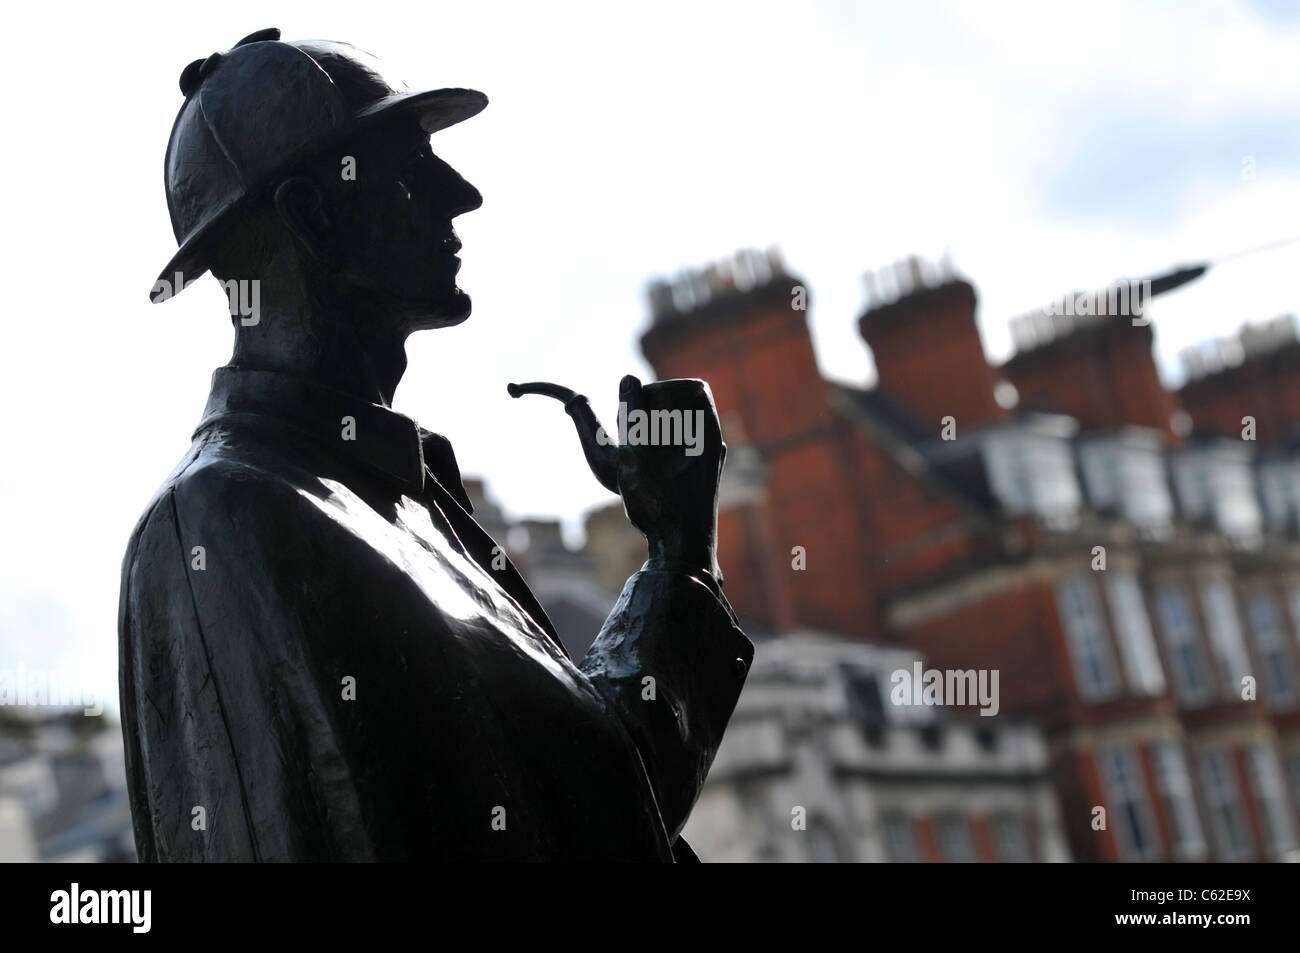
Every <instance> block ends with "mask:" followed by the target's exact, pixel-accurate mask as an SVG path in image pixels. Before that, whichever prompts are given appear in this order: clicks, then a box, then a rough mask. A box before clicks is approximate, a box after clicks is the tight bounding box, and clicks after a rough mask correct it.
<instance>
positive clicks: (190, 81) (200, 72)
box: [181, 27, 280, 96]
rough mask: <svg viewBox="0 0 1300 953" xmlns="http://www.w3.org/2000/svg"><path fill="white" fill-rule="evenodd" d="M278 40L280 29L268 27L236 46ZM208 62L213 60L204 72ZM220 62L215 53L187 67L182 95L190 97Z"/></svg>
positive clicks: (217, 54)
mask: <svg viewBox="0 0 1300 953" xmlns="http://www.w3.org/2000/svg"><path fill="white" fill-rule="evenodd" d="M278 39H280V30H279V28H278V27H268V28H267V29H265V30H258V31H257V32H256V33H250V34H248V36H246V37H244V38H243V39H242V40H240V41H239V42H238V43H236V44H235V46H247V45H248V44H249V43H262V42H265V41H268V40H270V41H275V40H278ZM231 49H234V47H231ZM208 60H212V62H211V63H209V64H208V68H207V70H204V69H203V64H204V63H207V61H208ZM220 61H221V54H220V53H213V54H212V55H211V56H209V57H205V58H204V59H201V60H195V61H194V62H193V63H191V64H190V65H189V66H187V67H185V69H183V70H181V95H183V96H189V94H190V93H192V92H194V90H196V89H198V88H199V83H200V82H201V81H202V80H203V77H204V76H206V75H207V74H208V73H210V72H212V68H213V67H215V66H216V65H217V63H219V62H220Z"/></svg>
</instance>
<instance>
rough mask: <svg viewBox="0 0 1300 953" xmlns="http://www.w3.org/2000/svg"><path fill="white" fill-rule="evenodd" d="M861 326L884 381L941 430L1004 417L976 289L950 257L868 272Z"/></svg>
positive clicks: (912, 259)
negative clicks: (949, 423)
mask: <svg viewBox="0 0 1300 953" xmlns="http://www.w3.org/2000/svg"><path fill="white" fill-rule="evenodd" d="M865 281H866V286H867V307H866V310H865V311H864V312H863V314H862V316H861V317H860V318H859V319H858V330H859V331H860V332H861V334H862V337H863V339H864V340H866V342H867V345H868V346H869V347H870V348H871V353H872V354H873V355H874V357H875V360H876V373H877V376H878V377H879V380H880V385H881V386H882V387H883V388H884V389H885V390H887V391H889V392H890V393H891V394H893V395H894V396H895V397H897V398H898V399H899V400H901V401H902V402H903V403H905V404H906V405H907V406H908V407H910V408H911V409H912V411H913V412H914V413H915V414H916V415H917V416H918V417H919V418H921V419H922V420H925V421H927V422H929V423H932V424H934V425H935V426H936V427H938V426H939V425H940V422H941V421H942V419H943V418H944V417H947V416H952V417H954V418H956V420H957V421H959V423H960V424H964V425H971V424H982V423H987V422H989V421H994V420H1000V419H1002V418H1003V417H1005V416H1006V411H1005V410H1004V409H1003V408H1002V407H1001V406H1000V405H999V404H998V402H997V401H996V400H995V399H994V396H993V390H994V388H995V387H996V386H997V384H998V380H999V378H998V375H997V374H996V373H995V371H994V370H993V368H992V367H990V366H989V363H988V360H987V359H986V358H985V356H984V346H983V344H982V342H981V341H980V334H979V328H978V327H977V326H976V324H975V302H976V297H975V288H974V286H972V285H971V284H970V282H968V281H966V280H964V279H962V278H959V277H956V276H955V275H954V274H953V269H952V265H951V263H950V262H949V261H947V260H945V261H943V262H942V263H940V264H938V265H935V264H932V263H930V262H925V261H922V260H921V259H918V258H916V257H912V258H909V259H908V260H907V261H903V262H898V263H897V264H895V265H893V266H892V267H889V268H882V269H880V270H879V271H876V272H868V273H867V275H866V276H865Z"/></svg>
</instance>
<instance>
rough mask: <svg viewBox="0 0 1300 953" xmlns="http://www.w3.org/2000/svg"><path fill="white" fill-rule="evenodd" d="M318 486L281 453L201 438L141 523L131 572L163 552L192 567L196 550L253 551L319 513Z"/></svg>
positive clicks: (131, 548) (135, 536) (129, 551)
mask: <svg viewBox="0 0 1300 953" xmlns="http://www.w3.org/2000/svg"><path fill="white" fill-rule="evenodd" d="M311 484H312V481H311V480H310V478H309V477H307V476H306V475H305V474H301V473H298V472H296V471H295V470H294V469H293V468H292V467H288V466H285V465H284V464H283V463H282V462H281V461H280V460H279V459H278V458H277V457H276V456H275V455H274V454H264V453H259V452H258V451H257V448H255V447H250V446H248V445H246V444H242V443H236V442H233V441H229V440H223V439H222V438H221V437H220V436H216V437H205V438H200V439H199V440H197V441H196V442H195V445H194V447H193V448H191V450H190V452H189V453H188V454H187V455H186V457H185V459H184V460H182V461H181V464H180V465H179V466H177V468H176V469H175V470H174V471H173V472H172V474H171V476H169V477H168V478H167V480H166V481H165V482H164V483H163V485H162V486H161V487H160V488H159V490H158V492H157V493H156V494H155V495H154V497H153V499H152V500H151V501H150V503H149V506H148V507H147V508H146V510H145V513H144V515H143V516H142V517H141V518H140V520H139V522H138V523H137V524H136V527H135V531H134V532H133V533H132V536H131V542H130V544H129V545H128V548H127V554H126V560H125V564H124V569H126V570H129V567H130V566H131V565H132V564H133V563H137V562H140V561H142V560H146V559H148V558H149V557H151V556H156V555H157V554H159V553H170V554H172V555H174V556H176V555H179V556H181V557H183V558H184V559H185V560H186V561H188V560H189V559H190V555H191V553H192V550H193V547H194V546H205V547H206V546H218V547H221V548H224V549H230V548H231V546H232V543H234V542H235V541H241V542H240V548H241V549H243V550H245V551H247V550H248V549H249V547H250V544H253V543H256V542H257V541H258V540H259V539H264V538H271V537H274V535H275V534H276V532H277V528H283V527H285V526H286V524H287V523H289V522H293V521H300V520H302V519H304V518H310V514H311V513H312V512H313V511H316V512H319V511H318V510H317V509H316V508H315V507H312V506H311V505H310V502H309V499H310V496H311V492H312V487H311ZM317 492H319V488H317ZM245 554H246V555H247V552H245Z"/></svg>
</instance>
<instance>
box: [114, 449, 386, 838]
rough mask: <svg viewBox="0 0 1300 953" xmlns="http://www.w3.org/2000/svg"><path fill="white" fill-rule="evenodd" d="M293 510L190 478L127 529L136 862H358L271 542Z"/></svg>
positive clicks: (297, 584) (353, 830)
mask: <svg viewBox="0 0 1300 953" xmlns="http://www.w3.org/2000/svg"><path fill="white" fill-rule="evenodd" d="M300 511H301V507H298V510H297V511H295V509H294V506H293V501H292V500H289V499H279V498H277V497H276V496H275V494H273V493H267V492H266V491H265V489H264V488H263V487H260V486H259V485H257V484H255V483H248V482H244V483H241V482H240V481H239V480H237V479H236V480H232V479H230V476H229V474H213V473H208V474H200V475H198V476H196V477H195V478H194V479H190V480H188V481H187V483H186V484H185V485H183V486H181V487H177V488H174V489H172V490H169V491H168V492H166V493H165V494H164V495H163V496H162V497H161V498H160V499H159V501H158V502H157V504H156V505H155V506H154V507H153V509H152V510H151V511H150V513H149V514H148V515H147V516H146V517H145V520H144V521H143V523H142V524H141V527H140V528H139V529H138V530H137V533H136V536H135V537H134V538H133V541H132V545H131V547H130V548H129V549H128V552H127V557H126V560H125V562H124V565H123V580H122V599H121V608H120V613H119V643H120V669H119V680H120V690H121V704H122V730H123V735H124V740H125V744H126V760H127V777H128V786H129V791H130V798H131V813H132V817H133V823H134V826H135V833H136V843H137V847H138V850H139V854H140V859H141V860H145V861H201V860H215V861H274V860H366V859H371V846H370V845H371V839H370V838H369V837H368V836H367V833H366V831H365V829H364V826H363V823H362V818H363V813H362V811H361V810H360V809H359V806H358V798H357V791H356V787H355V785H354V783H353V779H352V776H351V773H350V771H349V767H348V762H347V759H346V758H345V756H344V752H343V751H341V750H340V745H339V741H338V733H337V731H336V730H335V726H334V725H333V724H332V718H333V717H334V712H335V711H336V707H335V706H333V705H331V704H330V703H329V702H328V701H327V699H326V697H325V695H324V691H325V686H324V685H322V684H320V683H318V682H317V680H316V679H314V677H313V675H312V671H313V669H312V666H311V664H310V660H309V659H307V658H306V657H305V656H306V652H307V645H308V641H307V639H306V638H304V632H303V631H302V630H303V626H304V622H303V619H302V616H301V614H300V613H299V612H297V611H295V608H294V600H295V597H296V593H297V592H299V591H300V588H301V586H302V582H303V580H302V577H301V574H300V573H299V572H298V570H299V569H300V568H301V567H298V566H296V565H292V564H290V563H288V562H286V557H284V556H277V555H276V554H275V553H273V552H272V551H271V549H272V547H273V546H274V542H275V541H276V540H278V539H283V538H285V537H284V536H282V535H278V533H280V532H286V533H287V532H294V531H297V529H298V528H297V527H295V525H294V521H295V520H297V519H301V518H302V516H301V512H300ZM273 527H274V529H273ZM281 549H283V547H281ZM329 688H330V689H331V690H336V687H335V686H333V685H331V686H329ZM293 765H299V766H301V765H310V770H309V771H302V770H292V769H291V768H290V766H293ZM286 820H288V823H286Z"/></svg>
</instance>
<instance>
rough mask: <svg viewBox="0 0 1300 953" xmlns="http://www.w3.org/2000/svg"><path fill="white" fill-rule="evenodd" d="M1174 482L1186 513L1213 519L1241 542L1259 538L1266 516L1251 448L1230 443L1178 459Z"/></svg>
mask: <svg viewBox="0 0 1300 953" xmlns="http://www.w3.org/2000/svg"><path fill="white" fill-rule="evenodd" d="M1173 472H1174V482H1175V484H1176V486H1177V488H1178V497H1179V502H1180V503H1181V505H1182V508H1183V513H1184V514H1185V515H1186V516H1187V517H1188V518H1189V519H1192V520H1205V521H1209V522H1212V523H1213V525H1214V527H1215V528H1216V529H1217V530H1218V531H1219V532H1220V533H1222V534H1223V535H1225V536H1228V537H1231V538H1232V539H1234V540H1236V541H1237V542H1239V543H1253V542H1254V541H1256V540H1258V538H1259V534H1260V527H1261V524H1262V522H1263V518H1262V516H1261V514H1260V509H1259V501H1258V499H1257V497H1256V494H1255V480H1254V473H1253V471H1252V468H1251V463H1250V451H1249V450H1248V449H1245V448H1243V447H1241V446H1239V445H1236V444H1227V443H1226V442H1225V443H1224V444H1222V445H1220V446H1218V447H1215V448H1212V449H1206V450H1200V451H1185V452H1183V453H1181V454H1179V455H1178V456H1176V457H1175V458H1174V462H1173Z"/></svg>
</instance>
